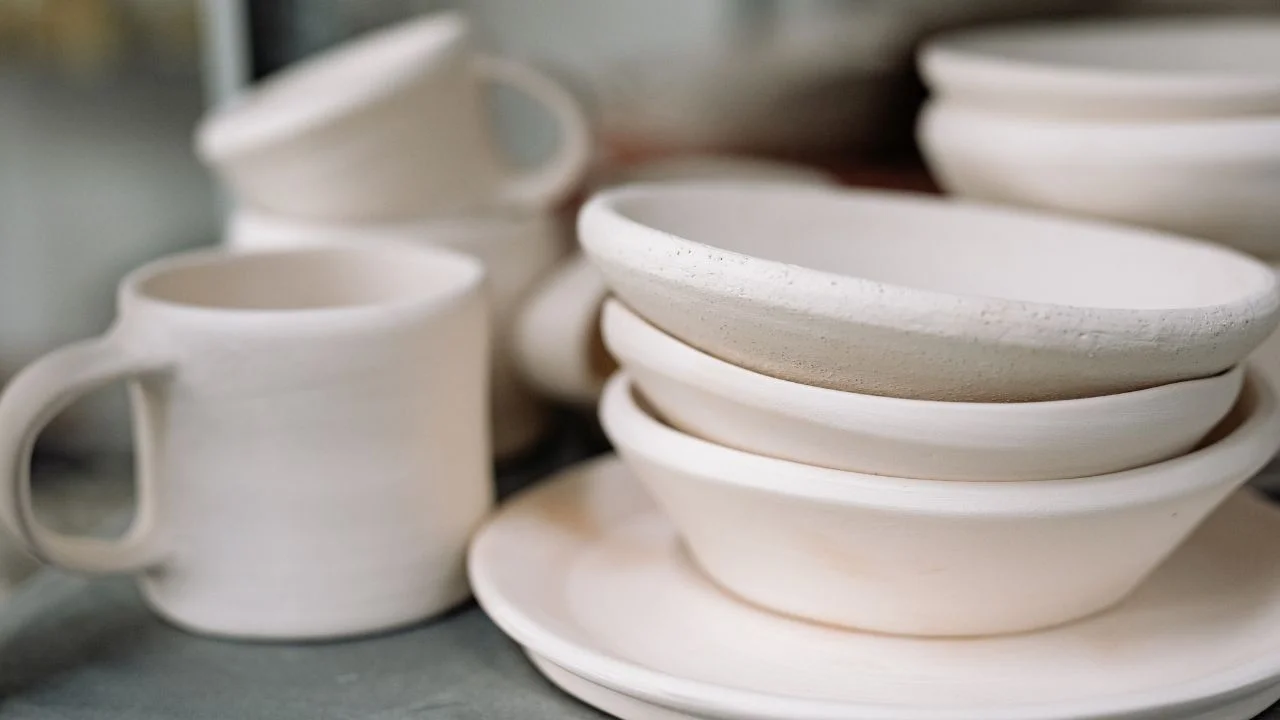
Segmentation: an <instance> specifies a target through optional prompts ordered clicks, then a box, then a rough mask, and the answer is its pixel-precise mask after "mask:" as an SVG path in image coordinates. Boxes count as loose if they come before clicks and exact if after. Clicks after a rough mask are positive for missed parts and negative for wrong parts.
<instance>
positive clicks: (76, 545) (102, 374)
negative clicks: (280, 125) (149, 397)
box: [0, 335, 170, 573]
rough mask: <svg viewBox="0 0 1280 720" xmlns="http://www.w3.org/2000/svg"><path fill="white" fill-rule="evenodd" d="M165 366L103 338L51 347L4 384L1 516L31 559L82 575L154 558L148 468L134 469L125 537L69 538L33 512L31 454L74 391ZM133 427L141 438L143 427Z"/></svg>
mask: <svg viewBox="0 0 1280 720" xmlns="http://www.w3.org/2000/svg"><path fill="white" fill-rule="evenodd" d="M169 370H170V364H169V363H167V362H165V361H160V360H155V359H150V358H147V357H143V356H141V355H140V354H139V353H138V352H136V351H133V350H131V349H129V348H126V347H125V346H124V345H123V344H122V343H121V342H120V341H119V339H117V338H115V337H112V336H111V335H107V336H105V337H102V338H97V339H94V340H86V341H81V342H78V343H73V344H71V345H68V346H66V347H63V348H61V349H59V350H55V351H53V352H51V353H49V354H48V355H45V356H44V357H42V358H40V359H38V360H36V361H35V362H33V363H31V364H30V365H28V366H26V367H25V368H23V369H22V370H21V371H19V372H18V374H17V375H15V376H13V378H12V379H11V380H10V381H9V383H8V387H6V388H5V389H4V393H3V395H0V515H3V517H4V519H5V520H6V521H7V524H8V525H9V526H10V528H11V529H12V530H13V531H14V534H15V535H16V536H17V537H18V538H19V539H21V540H22V541H23V542H24V543H25V544H26V546H27V550H28V551H29V552H30V553H31V554H32V555H33V556H35V558H36V559H38V560H40V561H41V562H45V563H49V564H52V565H58V566H60V567H62V568H64V569H66V570H71V571H73V572H84V573H116V572H135V571H139V570H144V569H146V568H149V567H152V566H154V565H156V564H157V563H158V562H159V561H160V559H161V557H160V553H159V552H158V548H157V543H156V536H157V532H156V523H155V518H154V514H155V505H156V503H155V488H154V487H153V482H152V478H151V472H150V468H147V467H139V469H138V488H137V497H138V500H137V503H138V506H137V512H136V515H135V519H134V521H133V524H132V526H131V527H130V528H129V530H128V531H127V532H126V533H125V535H124V536H123V537H121V538H119V539H114V540H103V539H99V538H92V537H73V536H69V535H63V534H61V533H57V532H54V531H52V530H49V529H48V528H46V527H44V526H43V525H41V524H40V522H39V520H38V519H37V518H36V517H35V513H34V512H33V511H32V508H31V453H32V450H33V449H34V447H35V443H36V438H37V437H38V436H39V435H40V432H41V431H42V430H44V428H45V426H46V425H48V424H49V422H50V421H51V420H53V418H54V416H56V415H57V414H58V412H60V411H61V410H62V409H64V408H66V407H67V406H68V405H70V404H71V403H72V402H74V401H75V400H76V399H77V398H79V397H80V396H82V395H85V394H88V393H90V392H92V391H94V390H97V389H99V388H102V387H104V386H106V385H109V384H111V383H113V382H116V381H119V380H134V379H142V378H146V377H154V376H158V375H163V374H167V372H168V371H169ZM135 432H136V433H142V434H143V435H142V436H143V437H145V434H144V433H145V432H146V431H145V428H135ZM138 462H146V458H145V457H144V456H140V457H139V458H138Z"/></svg>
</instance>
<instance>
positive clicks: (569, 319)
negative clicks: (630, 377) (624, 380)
mask: <svg viewBox="0 0 1280 720" xmlns="http://www.w3.org/2000/svg"><path fill="white" fill-rule="evenodd" d="M608 295H609V289H608V287H607V286H606V285H605V282H604V278H603V277H602V276H601V275H600V273H599V271H598V270H596V268H595V266H594V265H592V264H591V263H590V262H589V261H588V260H587V259H586V258H585V257H584V256H583V255H582V254H581V253H578V254H576V255H573V256H572V257H570V258H569V259H568V260H567V261H566V262H565V263H564V264H562V265H561V266H560V267H559V268H558V269H557V270H556V271H555V272H554V273H552V274H551V275H550V276H549V277H547V278H546V279H545V280H543V281H542V282H541V284H539V285H538V286H537V288H536V289H535V290H534V292H533V294H532V295H531V296H530V297H529V298H528V300H527V301H526V304H525V307H524V309H523V310H521V311H520V314H519V315H517V316H516V320H515V327H514V332H513V335H514V337H513V342H512V345H513V348H512V351H513V353H514V355H515V360H516V365H517V368H518V369H519V372H520V374H521V376H522V377H523V378H524V379H525V381H526V382H527V383H528V384H529V385H530V386H531V387H533V388H534V389H536V390H538V391H539V392H541V393H542V394H544V395H546V396H548V397H550V398H553V399H555V400H560V401H563V402H567V403H570V404H573V405H582V406H594V405H595V403H596V401H598V400H599V399H600V392H601V390H602V389H603V388H604V383H605V380H606V379H608V377H609V375H610V374H611V373H612V372H613V370H614V369H615V368H616V365H617V364H616V362H615V361H614V360H613V358H612V357H611V356H609V354H608V350H607V349H606V348H605V347H604V342H603V341H602V340H601V338H600V310H601V308H602V307H603V306H604V301H605V298H606V297H607V296H608Z"/></svg>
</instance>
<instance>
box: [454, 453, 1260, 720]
mask: <svg viewBox="0 0 1280 720" xmlns="http://www.w3.org/2000/svg"><path fill="white" fill-rule="evenodd" d="M1276 547H1280V511H1277V510H1275V509H1272V508H1271V507H1270V506H1268V505H1267V504H1265V503H1264V502H1263V501H1261V500H1259V499H1258V498H1257V497H1256V496H1255V495H1254V494H1253V493H1252V492H1249V491H1242V492H1240V493H1238V494H1237V495H1236V496H1234V497H1233V498H1232V499H1230V500H1229V501H1228V502H1227V503H1226V504H1224V505H1223V507H1222V508H1221V509H1220V510H1219V511H1218V512H1217V513H1216V514H1215V515H1214V516H1213V517H1212V518H1211V519H1210V520H1209V521H1208V522H1207V523H1206V524H1205V525H1204V526H1203V527H1202V528H1201V529H1200V530H1199V531H1197V532H1196V534H1195V535H1194V536H1193V537H1192V539H1190V540H1189V541H1188V542H1187V543H1186V544H1185V545H1184V546H1183V547H1182V548H1181V549H1180V550H1179V551H1178V552H1177V553H1175V555H1174V556H1173V557H1172V558H1171V559H1170V560H1169V561H1168V562H1166V563H1165V564H1164V565H1163V566H1162V567H1161V568H1160V569H1159V570H1158V571H1157V572H1156V574H1155V575H1153V576H1152V578H1151V579H1150V580H1149V581H1148V582H1147V583H1145V584H1144V585H1143V586H1142V587H1141V588H1140V589H1139V590H1138V592H1137V593H1135V594H1134V595H1133V596H1131V597H1130V598H1129V599H1128V600H1127V601H1126V602H1124V603H1122V604H1121V605H1120V606H1118V607H1116V608H1114V609H1112V610H1111V611H1108V612H1106V613H1103V614H1100V615H1097V616H1094V617H1092V618H1089V619H1086V620H1083V621H1080V622H1076V623H1073V624H1070V625H1064V626H1061V627H1058V628H1055V629H1052V630H1048V631H1043V632H1039V633H1030V634H1022V635H1011V636H1003V637H998V638H986V639H968V640H937V639H926V638H903V637H893V636H885V635H874V634H866V633H856V632H849V631H843V630H837V629H832V628H829V627H824V626H820V625H814V624H809V623H806V622H802V621H798V620H793V619H789V618H786V617H782V616H778V615H774V614H771V613H768V612H765V611H762V610H759V609H757V608H754V607H752V606H750V605H747V604H745V603H742V602H740V601H737V600H735V599H733V598H731V597H729V596H728V595H726V594H724V593H722V592H721V591H719V590H718V589H717V588H716V587H714V586H713V585H711V584H710V582H709V581H707V580H706V579H705V578H704V577H703V575H702V574H701V573H700V572H698V571H697V570H696V569H695V568H694V567H693V566H692V565H691V564H690V562H689V560H688V558H687V557H686V556H685V554H684V552H683V550H682V546H681V544H680V542H679V541H678V539H677V537H676V535H675V531H674V530H673V528H672V527H671V525H670V524H669V523H668V522H667V521H666V519H665V518H664V517H663V515H662V513H661V512H660V511H659V510H658V509H657V508H656V507H655V506H654V504H653V503H652V501H651V500H649V498H648V496H647V495H646V494H645V493H644V492H643V490H642V489H641V488H640V487H639V485H638V484H637V483H636V482H635V481H634V480H633V479H632V478H631V476H630V474H629V473H628V472H627V470H626V469H625V468H624V467H623V465H622V464H621V463H620V462H619V461H617V460H616V459H615V458H613V457H606V458H603V459H599V460H595V461H591V462H588V463H584V464H581V465H578V466H576V467H574V468H571V469H569V470H567V471H565V472H564V473H562V474H561V475H560V476H558V477H557V478H555V479H553V480H552V481H550V482H548V483H546V484H544V485H542V486H539V487H537V488H535V489H532V490H530V491H527V492H526V493H524V494H523V495H522V496H520V497H517V498H516V499H514V500H513V501H512V502H511V503H510V504H509V505H507V506H506V507H505V508H504V509H503V510H502V511H501V512H500V513H499V514H498V515H497V516H496V517H494V518H493V519H492V520H491V521H490V522H489V523H488V524H487V525H486V527H485V528H484V530H483V531H482V532H481V533H480V534H479V535H478V536H477V538H476V540H475V543H474V545H473V546H472V551H471V556H470V573H471V581H472V585H473V588H474V591H475V594H476V597H477V598H478V599H479V601H480V604H481V606H482V607H483V608H484V609H485V611H486V612H487V613H488V614H489V616H490V617H491V618H492V619H493V620H494V622H496V623H497V624H498V625H499V627H501V628H502V629H503V630H504V631H505V632H506V633H507V634H509V635H510V636H512V637H513V638H514V639H515V640H516V641H517V642H519V643H520V644H522V645H523V646H525V647H526V648H527V649H528V650H529V651H530V652H531V653H533V654H536V655H538V656H540V657H541V658H542V659H543V662H542V663H541V666H542V667H543V668H544V670H545V669H546V668H548V667H552V666H554V667H558V668H561V669H562V670H563V672H562V673H558V674H557V673H555V672H554V671H549V672H548V675H549V676H551V678H552V680H553V681H555V682H557V683H559V684H561V685H562V686H563V687H565V688H566V689H567V690H568V691H569V692H571V693H573V694H575V695H578V696H579V697H581V698H583V699H584V700H586V701H587V702H589V703H591V704H594V705H596V706H598V707H600V708H601V709H604V710H606V711H608V712H612V713H615V714H617V715H619V716H621V717H623V718H628V719H639V718H664V717H665V718H672V717H687V716H689V715H696V716H698V717H704V716H706V717H720V718H741V719H747V718H752V719H764V718H770V719H777V720H781V719H782V718H786V719H788V720H805V719H815V720H816V719H819V718H822V719H824V720H835V719H836V718H842V719H845V720H848V719H851V718H853V719H856V718H868V719H870V718H876V719H877V720H907V719H911V720H915V719H920V720H925V719H927V720H943V719H945V720H960V719H961V718H963V719H965V720H977V719H979V718H981V719H982V720H1058V719H1062V720H1066V719H1067V718H1071V719H1072V720H1084V719H1088V718H1098V719H1100V718H1119V717H1134V718H1136V717H1138V716H1140V715H1141V716H1142V717H1144V718H1156V717H1158V718H1160V719H1161V720H1193V719H1194V720H1236V719H1240V720H1243V719H1244V718H1250V717H1253V716H1254V715H1256V714H1257V713H1259V712H1261V711H1262V710H1263V709H1264V708H1266V707H1267V706H1268V705H1270V704H1271V703H1272V702H1274V701H1275V700H1276V699H1280V553H1277V552H1274V549H1275V548H1276ZM993 601H998V599H993ZM566 678H569V679H568V680H567V681H566ZM575 678H576V680H575ZM592 688H596V689H601V688H602V689H605V690H607V691H608V692H607V693H602V692H596V691H595V690H592Z"/></svg>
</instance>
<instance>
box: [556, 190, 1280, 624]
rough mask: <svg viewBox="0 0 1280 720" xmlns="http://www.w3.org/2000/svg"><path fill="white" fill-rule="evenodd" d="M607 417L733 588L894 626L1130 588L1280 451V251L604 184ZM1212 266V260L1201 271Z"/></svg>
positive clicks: (770, 602) (896, 198)
mask: <svg viewBox="0 0 1280 720" xmlns="http://www.w3.org/2000/svg"><path fill="white" fill-rule="evenodd" d="M579 236H580V242H581V244H582V246H583V249H584V251H585V253H586V255H587V256H588V257H589V258H590V260H591V261H592V262H593V263H594V264H595V266H596V267H597V268H598V269H599V270H600V272H601V274H602V275H603V277H604V278H605V281H606V282H607V284H608V286H609V288H610V290H611V292H612V293H613V298H612V299H611V300H610V301H609V302H608V304H607V306H606V308H605V310H604V313H603V318H602V325H603V335H604V341H605V343H606V345H607V346H608V348H609V351H610V352H611V353H612V354H613V356H614V357H615V358H616V359H617V361H618V362H619V364H620V366H621V369H620V370H619V371H618V372H617V373H616V374H615V375H614V376H613V378H612V379H611V380H610V381H609V384H608V386H607V387H606V389H605V393H604V397H603V399H602V402H601V408H600V415H601V421H602V423H603V425H604V428H605V430H606V432H607V434H608V436H609V438H610V440H611V441H612V442H613V444H614V446H615V448H616V449H617V451H618V453H619V455H620V456H621V457H622V459H623V460H624V461H625V462H626V464H627V465H628V466H629V468H630V469H631V470H632V472H634V474H635V475H636V476H637V477H638V478H639V480H640V481H641V482H642V483H643V484H644V485H645V486H646V487H647V488H648V490H649V491H650V492H651V494H652V495H653V496H654V497H655V498H656V500H657V501H658V502H659V504H660V506H661V507H662V508H663V510H664V511H665V512H666V513H667V514H668V516H669V517H670V519H671V520H672V522H673V523H674V525H675V526H676V527H677V529H678V530H679V532H680V533H681V535H682V537H683V540H684V542H685V544H686V545H687V547H688V549H689V551H690V555H691V557H692V558H693V559H694V561H695V562H696V563H697V565H699V566H700V567H701V568H702V570H703V571H704V572H705V573H706V574H707V575H708V576H709V577H710V578H712V579H713V580H714V581H716V583H717V584H718V585H719V586H720V587H722V588H724V589H726V590H727V591H728V592H730V593H731V594H733V595H736V596H739V597H741V598H744V599H746V600H747V601H750V602H752V603H754V604H756V605H759V606H761V607H764V608H767V609H771V610H774V611H777V612H779V613H783V614H786V615H790V616H796V617H802V618H807V619H811V620H816V621H819V622H823V623H827V624H831V625H836V626H843V627H852V628H859V629H864V630H872V631H878V632H885V633H894V634H907V635H929V636H977V635H990V634H1000V633H1009V632H1019V631H1027V630H1034V629H1037V628H1043V627H1046V626H1050V625H1055V624H1058V623H1062V622H1066V621H1069V620H1072V619H1075V618H1080V617H1083V616H1085V615H1089V614H1092V613H1095V612H1098V611H1100V610H1103V609H1105V608H1107V607H1109V606H1111V605H1113V604H1115V603H1117V602H1118V601H1120V600H1121V599H1123V598H1124V597H1126V596H1127V595H1128V594H1129V593H1130V592H1132V591H1133V590H1134V589H1135V588H1136V587H1137V586H1138V585H1139V584H1141V582H1142V581H1143V580H1144V579H1145V578H1146V577H1147V576H1148V574H1149V573H1150V572H1151V571H1152V570H1153V569H1154V568H1155V567H1156V566H1157V565H1158V564H1159V563H1160V562H1161V561H1162V560H1163V559H1164V558H1165V557H1166V556H1168V555H1169V553H1171V552H1172V551H1173V550H1174V549H1175V548H1176V547H1178V546H1179V545H1180V544H1181V543H1182V541H1183V540H1184V539H1186V538H1187V536H1188V535H1189V534H1190V533H1191V531H1192V530H1194V529H1195V528H1196V527H1197V526H1198V525H1200V524H1201V522H1202V521H1203V520H1204V519H1205V518H1206V517H1207V516H1208V515H1209V514H1210V513H1211V512H1212V511H1213V510H1214V508H1216V507H1217V506H1218V505H1219V504H1220V503H1221V502H1222V501H1223V500H1224V499H1226V498H1227V497H1228V496H1229V495H1231V494H1232V492H1233V491H1235V490H1236V489H1237V488H1238V487H1240V486H1241V485H1243V484H1244V483H1245V482H1247V481H1248V479H1249V478H1250V477H1252V476H1253V475H1254V474H1255V473H1256V472H1257V471H1258V469H1259V468H1261V467H1262V466H1263V465H1264V464H1265V463H1266V462H1267V460H1268V459H1269V458H1270V457H1271V456H1272V455H1273V454H1274V452H1275V451H1276V450H1277V448H1278V447H1280V404H1278V403H1277V399H1276V396H1275V394H1274V391H1273V390H1272V388H1271V386H1270V384H1269V383H1268V382H1266V381H1265V380H1264V379H1262V378H1261V377H1260V376H1258V375H1257V374H1256V373H1253V372H1251V371H1249V370H1248V369H1246V367H1244V366H1243V365H1242V364H1241V362H1242V360H1243V359H1244V358H1245V356H1246V355H1248V354H1249V353H1250V351H1252V350H1253V349H1254V348H1255V347H1256V346H1257V345H1258V344H1259V343H1260V342H1262V340H1263V339H1264V338H1266V337H1267V336H1268V334H1270V333H1271V332H1272V330H1273V329H1274V328H1275V326H1276V323H1277V321H1278V320H1280V316H1278V315H1277V313H1278V312H1280V294H1278V291H1277V282H1276V279H1275V276H1274V274H1273V273H1272V272H1270V270H1269V268H1268V267H1267V266H1266V265H1265V264H1262V263H1259V262H1257V261H1256V260H1254V259H1253V258H1250V257H1249V256H1247V255H1245V254H1242V253H1239V252H1236V251H1234V250H1230V249H1226V248H1222V247H1220V246H1217V245H1214V244H1210V243H1206V242H1200V241H1196V240H1190V239H1184V238H1181V237H1177V236H1172V235H1166V234H1162V233H1158V232H1154V231H1146V230H1138V229H1131V228H1125V227H1121V226H1112V225H1106V224H1101V223H1097V222H1090V221H1077V220H1067V219H1060V218H1054V217H1050V216H1043V215H1038V214H1034V213H1028V212H1025V211H1017V210H1011V209H1001V208H996V207H990V206H984V205H980V204H973V203H967V202H959V201H949V200H943V199H937V198H930V197H925V196H915V195H910V194H901V193H882V192H870V191H847V190H839V189H833V188H823V187H803V186H791V185H780V184H779V185H758V184H757V185H748V184H741V183H727V182H720V183H715V182H704V183H660V184H650V185H631V186H626V187H621V188H616V189H613V190H609V191H606V192H603V193H601V194H598V195H597V196H595V197H594V198H593V199H591V200H590V201H589V202H588V203H587V205H586V206H585V208H584V210H583V212H582V214H581V216H580V222H579ZM1188 278H1195V279H1196V282H1188Z"/></svg>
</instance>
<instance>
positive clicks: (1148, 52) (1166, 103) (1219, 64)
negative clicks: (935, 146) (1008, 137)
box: [919, 16, 1280, 120]
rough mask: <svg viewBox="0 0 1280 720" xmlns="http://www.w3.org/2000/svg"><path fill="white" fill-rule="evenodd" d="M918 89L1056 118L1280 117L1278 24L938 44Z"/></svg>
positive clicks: (1130, 24) (1077, 26)
mask: <svg viewBox="0 0 1280 720" xmlns="http://www.w3.org/2000/svg"><path fill="white" fill-rule="evenodd" d="M919 65H920V70H921V74H922V75H923V76H924V79H925V82H926V84H928V85H929V86H930V89H931V90H932V91H933V93H934V94H935V95H936V96H938V97H943V98H947V99H949V100H955V101H956V102H961V103H964V104H966V105H971V106H977V107H985V108H992V109H1005V110H1011V111H1015V112H1017V113H1020V114H1032V115H1042V116H1052V117H1059V118H1114V119H1126V120H1132V119H1140V118H1148V119H1184V118H1196V117H1202V118H1203V117H1220V118H1222V117H1236V116H1245V115H1275V114H1280V17H1276V16H1269V17H1248V16H1244V17H1241V16H1235V17H1166V18H1139V19H1090V20H1076V21H1068V22H1062V21H1060V20H1059V21H1055V22H1053V23H1034V24H1022V25H1006V26H1003V27H991V28H978V29H968V30H960V31H955V32H951V33H946V34H942V35H939V36H937V37H935V38H933V39H932V40H930V41H929V42H928V43H926V45H925V46H924V48H923V50H922V51H921V52H920V56H919Z"/></svg>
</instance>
